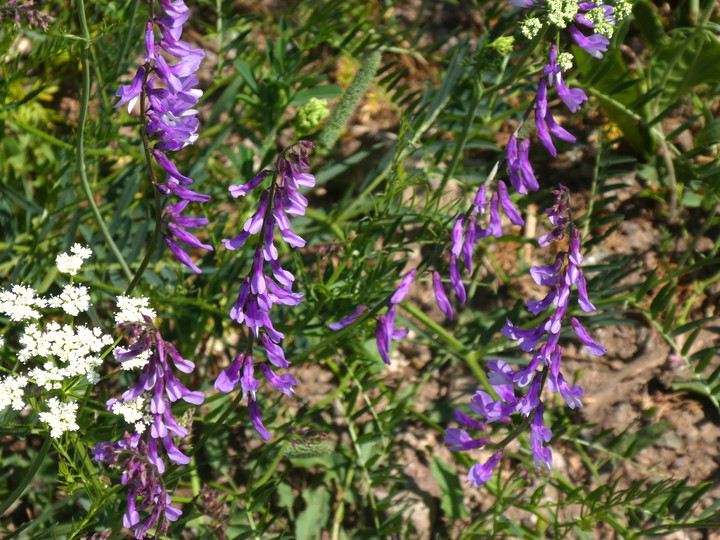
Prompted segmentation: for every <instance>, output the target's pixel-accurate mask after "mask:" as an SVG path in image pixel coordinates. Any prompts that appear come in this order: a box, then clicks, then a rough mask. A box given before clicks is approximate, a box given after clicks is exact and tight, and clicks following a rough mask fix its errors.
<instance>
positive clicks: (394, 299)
mask: <svg viewBox="0 0 720 540" xmlns="http://www.w3.org/2000/svg"><path fill="white" fill-rule="evenodd" d="M416 273H417V268H413V269H412V270H410V271H409V272H408V273H407V274H405V276H403V278H402V281H400V285H399V286H398V288H397V290H396V291H395V292H394V293H393V295H392V296H391V297H390V304H399V303H400V302H402V301H403V299H404V298H405V296H406V295H407V293H408V292H409V291H410V285H412V284H413V281H415V274H416Z"/></svg>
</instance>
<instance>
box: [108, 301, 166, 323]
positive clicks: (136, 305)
mask: <svg viewBox="0 0 720 540" xmlns="http://www.w3.org/2000/svg"><path fill="white" fill-rule="evenodd" d="M148 302H149V300H148V299H147V298H144V297H142V296H141V297H139V298H131V297H129V296H118V298H117V312H116V313H115V324H122V323H128V322H130V323H132V322H144V321H145V318H144V317H143V315H147V316H148V317H150V318H151V319H154V318H155V317H156V316H157V313H155V310H154V309H153V308H151V307H150V306H149V305H148Z"/></svg>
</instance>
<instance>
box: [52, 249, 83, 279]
mask: <svg viewBox="0 0 720 540" xmlns="http://www.w3.org/2000/svg"><path fill="white" fill-rule="evenodd" d="M70 253H72V255H71V254H68V253H61V254H60V255H58V256H57V257H56V258H55V265H56V266H57V269H58V271H59V272H61V273H63V274H69V275H71V276H74V275H75V274H77V273H78V272H79V271H80V267H81V266H82V265H83V262H85V259H89V258H90V257H91V256H92V250H91V249H90V248H89V247H85V246H82V245H80V244H75V245H73V247H71V248H70Z"/></svg>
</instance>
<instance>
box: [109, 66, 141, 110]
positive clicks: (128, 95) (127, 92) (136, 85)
mask: <svg viewBox="0 0 720 540" xmlns="http://www.w3.org/2000/svg"><path fill="white" fill-rule="evenodd" d="M144 82H145V67H144V66H140V67H139V68H138V70H137V73H136V74H135V77H133V80H132V82H131V83H130V84H124V85H122V86H121V87H120V88H119V89H118V91H117V92H116V93H115V95H116V96H117V97H119V98H120V101H118V102H117V103H116V104H115V107H121V106H123V105H125V104H126V103H127V104H128V108H127V109H128V114H129V113H131V112H132V110H133V107H135V104H136V103H137V101H138V99H139V98H140V94H141V93H142V85H143V83H144Z"/></svg>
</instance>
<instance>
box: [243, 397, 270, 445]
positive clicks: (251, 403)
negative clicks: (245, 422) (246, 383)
mask: <svg viewBox="0 0 720 540" xmlns="http://www.w3.org/2000/svg"><path fill="white" fill-rule="evenodd" d="M248 412H249V413H250V422H251V423H252V425H253V427H254V428H255V431H256V432H257V433H258V435H260V437H262V438H263V440H265V441H269V440H270V439H271V438H272V435H271V434H270V432H269V431H268V430H267V429H265V426H264V425H263V422H262V416H261V415H260V407H259V406H258V404H257V401H256V400H255V398H254V397H251V398H250V399H249V400H248Z"/></svg>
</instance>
